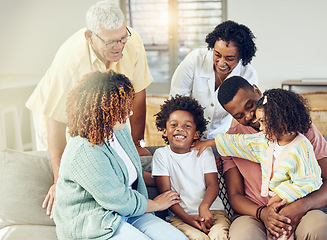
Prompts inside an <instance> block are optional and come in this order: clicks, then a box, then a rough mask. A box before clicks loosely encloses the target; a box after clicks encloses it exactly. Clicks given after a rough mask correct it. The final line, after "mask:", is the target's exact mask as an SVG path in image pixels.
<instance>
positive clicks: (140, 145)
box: [134, 139, 145, 148]
mask: <svg viewBox="0 0 327 240" xmlns="http://www.w3.org/2000/svg"><path fill="white" fill-rule="evenodd" d="M134 144H135V146H137V147H141V148H144V147H145V141H144V139H140V140H137V142H134Z"/></svg>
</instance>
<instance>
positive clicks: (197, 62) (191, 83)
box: [170, 49, 258, 139]
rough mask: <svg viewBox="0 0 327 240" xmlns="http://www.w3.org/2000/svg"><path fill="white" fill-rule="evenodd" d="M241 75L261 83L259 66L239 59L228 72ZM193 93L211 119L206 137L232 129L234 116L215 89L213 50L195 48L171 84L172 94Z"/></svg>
mask: <svg viewBox="0 0 327 240" xmlns="http://www.w3.org/2000/svg"><path fill="white" fill-rule="evenodd" d="M232 76H241V77H243V78H245V79H246V80H248V81H249V83H251V84H256V85H257V84H258V76H257V73H256V71H255V69H254V68H253V67H252V66H251V65H250V64H247V65H246V66H243V65H242V62H241V61H239V63H238V65H237V66H236V67H235V68H234V70H233V71H232V72H231V73H230V74H229V75H228V76H227V78H229V77H232ZM176 94H180V95H183V96H192V97H193V98H195V99H196V100H198V101H199V103H200V104H201V105H202V107H204V117H205V118H206V120H207V121H208V122H209V124H208V128H207V129H208V130H207V132H205V133H204V135H203V136H204V138H207V139H212V138H214V137H215V136H216V135H217V134H218V133H225V132H227V131H228V129H229V127H230V124H231V122H232V119H233V117H232V116H231V115H230V114H229V113H228V112H227V111H226V110H225V109H224V108H223V107H222V106H221V105H220V103H219V102H218V98H217V91H215V72H214V69H213V51H212V50H208V49H195V50H193V51H192V52H191V53H190V54H188V55H187V56H186V57H185V59H184V60H183V61H182V62H181V64H180V65H179V66H178V67H177V69H176V71H175V73H174V75H173V78H172V81H171V87H170V95H171V96H175V95H176Z"/></svg>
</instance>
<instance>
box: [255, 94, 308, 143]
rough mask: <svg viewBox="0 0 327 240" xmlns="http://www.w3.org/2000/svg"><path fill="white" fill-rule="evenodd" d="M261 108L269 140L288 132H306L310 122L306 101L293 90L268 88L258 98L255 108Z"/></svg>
mask: <svg viewBox="0 0 327 240" xmlns="http://www.w3.org/2000/svg"><path fill="white" fill-rule="evenodd" d="M258 108H259V109H263V111H264V116H265V119H264V120H265V124H266V136H267V138H268V139H269V140H272V139H273V137H275V138H279V137H281V136H282V135H283V134H286V133H290V132H300V133H302V134H305V133H307V132H308V130H309V128H310V125H311V123H312V121H311V117H310V108H309V105H308V101H307V100H306V99H305V98H303V97H302V96H301V95H299V94H296V93H295V92H292V91H289V90H284V89H280V88H276V89H270V90H267V91H265V92H264V93H263V97H262V98H260V99H259V101H258V104H257V109H258Z"/></svg>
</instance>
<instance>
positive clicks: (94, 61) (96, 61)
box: [88, 42, 128, 69]
mask: <svg viewBox="0 0 327 240" xmlns="http://www.w3.org/2000/svg"><path fill="white" fill-rule="evenodd" d="M127 43H128V42H127ZM127 43H126V44H127ZM88 46H89V51H90V58H91V63H92V65H95V64H100V65H101V66H102V65H103V66H104V67H105V64H104V63H103V62H102V61H101V60H100V59H99V58H98V56H97V55H96V53H95V51H94V50H93V48H92V46H91V44H90V43H88ZM125 47H126V45H125ZM125 47H124V49H123V52H122V55H121V58H120V59H119V61H120V60H121V59H123V57H124V51H125ZM119 61H118V62H119ZM118 62H110V64H109V69H110V68H112V66H114V65H116V64H117V63H118Z"/></svg>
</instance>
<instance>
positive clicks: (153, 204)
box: [145, 190, 181, 212]
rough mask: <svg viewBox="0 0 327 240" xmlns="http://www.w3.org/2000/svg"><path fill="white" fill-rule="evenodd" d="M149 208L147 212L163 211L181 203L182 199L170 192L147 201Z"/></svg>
mask: <svg viewBox="0 0 327 240" xmlns="http://www.w3.org/2000/svg"><path fill="white" fill-rule="evenodd" d="M147 201H148V206H147V208H146V211H145V212H156V211H163V210H166V209H167V208H169V207H171V206H172V205H174V204H177V203H180V202H181V200H180V197H179V195H178V193H177V192H175V191H172V190H169V191H166V192H164V193H162V194H160V195H159V196H157V197H156V198H154V199H153V200H151V199H147Z"/></svg>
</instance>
